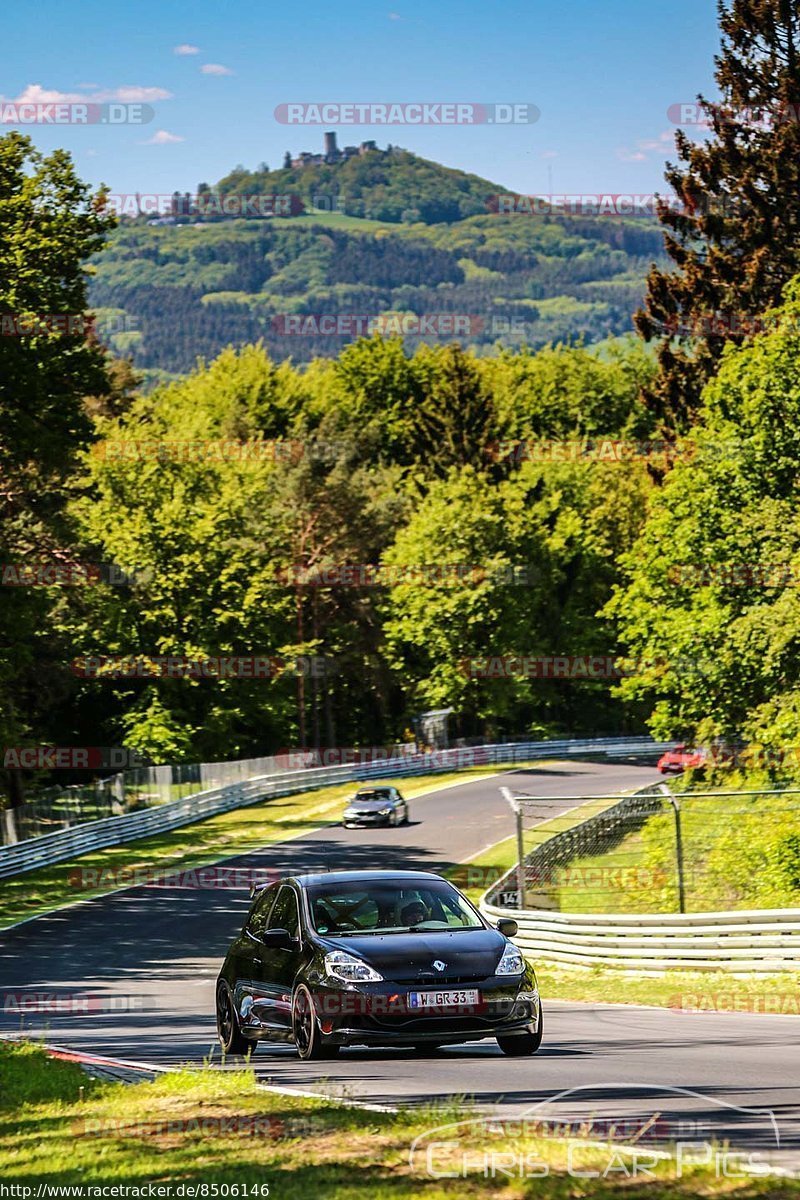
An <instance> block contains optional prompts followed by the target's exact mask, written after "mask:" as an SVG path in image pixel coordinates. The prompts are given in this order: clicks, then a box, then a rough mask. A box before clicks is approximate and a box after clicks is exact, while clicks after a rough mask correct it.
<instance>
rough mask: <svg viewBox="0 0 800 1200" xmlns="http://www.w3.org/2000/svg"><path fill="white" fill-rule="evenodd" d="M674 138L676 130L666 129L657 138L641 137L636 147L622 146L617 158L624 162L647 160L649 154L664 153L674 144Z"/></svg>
mask: <svg viewBox="0 0 800 1200" xmlns="http://www.w3.org/2000/svg"><path fill="white" fill-rule="evenodd" d="M674 140H675V130H674V129H665V130H664V131H663V133H660V134H659V135H658V137H657V138H640V139H639V141H638V142H637V143H636V148H635V149H630V147H628V146H621V147H620V148H619V150H617V158H619V159H621V161H622V162H647V161H648V157H649V155H651V154H663V152H664V150H666V149H667V147H668V146H669V147H671V146H672V144H673V142H674Z"/></svg>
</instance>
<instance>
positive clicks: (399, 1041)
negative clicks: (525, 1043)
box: [312, 979, 541, 1046]
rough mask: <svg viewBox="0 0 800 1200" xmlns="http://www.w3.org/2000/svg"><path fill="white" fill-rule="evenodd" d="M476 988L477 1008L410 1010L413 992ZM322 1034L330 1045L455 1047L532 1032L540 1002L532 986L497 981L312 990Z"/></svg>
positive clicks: (515, 982)
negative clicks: (423, 1044)
mask: <svg viewBox="0 0 800 1200" xmlns="http://www.w3.org/2000/svg"><path fill="white" fill-rule="evenodd" d="M467 986H468V987H470V988H477V990H478V992H479V993H480V1001H479V1003H478V1004H475V1005H452V1006H451V1005H448V1006H441V1007H440V1008H436V1009H417V1008H415V1009H412V1008H410V1007H409V1004H408V995H409V993H410V992H411V991H433V990H442V989H445V990H446V989H452V990H459V989H461V988H462V987H467ZM312 995H313V997H314V1005H315V1008H316V1011H317V1020H318V1023H319V1026H320V1031H321V1033H322V1035H323V1038H324V1040H325V1041H326V1042H329V1043H330V1044H332V1045H368V1046H369V1045H374V1046H381V1045H383V1046H385V1045H401V1046H402V1045H406V1046H407V1045H410V1044H411V1045H413V1044H416V1043H421V1042H432V1043H438V1044H456V1043H459V1042H465V1041H474V1040H477V1039H480V1038H485V1037H496V1036H498V1035H501V1036H503V1035H507V1036H513V1035H515V1034H523V1033H536V1031H537V1030H538V1028H539V1019H540V1012H541V1007H540V1001H539V993H538V990H537V989H536V987H535V985H530V984H527V983H524V984H523V985H520V984H519V981H518V980H514V981H513V982H511V983H510V984H509V983H508V982H506V981H503V982H499V981H498V980H497V979H490V980H483V981H480V980H478V981H475V982H474V983H470V984H468V985H466V984H465V985H461V984H453V983H448V981H447V980H444V981H443V982H442V984H441V989H434V988H432V987H431V986H430V983H429V982H428V981H425V983H415V984H414V985H409V984H408V983H404V984H402V985H400V984H391V983H389V982H388V981H387V982H385V983H383V984H380V985H377V984H375V985H370V987H369V988H368V989H367V988H366V987H365V986H364V985H362V987H361V988H358V989H343V990H339V989H336V988H331V987H315V988H312Z"/></svg>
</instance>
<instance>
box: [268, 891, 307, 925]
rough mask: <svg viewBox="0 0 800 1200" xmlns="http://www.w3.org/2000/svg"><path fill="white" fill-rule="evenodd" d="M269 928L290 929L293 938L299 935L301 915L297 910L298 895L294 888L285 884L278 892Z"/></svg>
mask: <svg viewBox="0 0 800 1200" xmlns="http://www.w3.org/2000/svg"><path fill="white" fill-rule="evenodd" d="M267 928H268V929H288V931H289V933H290V934H291V935H292V937H293V938H296V937H298V936H299V930H300V915H299V913H298V911H297V897H296V896H295V894H294V891H293V889H292V888H290V887H286V886H284V887H282V888H281V890H280V891H279V892H278V899H277V900H276V901H275V907H274V908H273V910H272V912H271V913H270V916H269V923H268V925H267Z"/></svg>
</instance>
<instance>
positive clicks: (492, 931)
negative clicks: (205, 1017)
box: [217, 871, 542, 1059]
mask: <svg viewBox="0 0 800 1200" xmlns="http://www.w3.org/2000/svg"><path fill="white" fill-rule="evenodd" d="M516 931H517V925H516V922H515V921H511V920H501V921H498V924H497V928H495V927H494V926H492V925H490V924H489V923H488V921H486V920H485V919H484V917H483V916H482V915H481V914H480V913H479V912H478V910H477V909H476V908H475V907H474V906H473V905H472V904H471V903H470V902H469V900H467V899H466V897H465V896H462V895H461V893H460V892H459V891H457V889H456V888H454V887H453V886H452V884H450V883H448V882H447V880H445V879H442V878H441V877H440V876H439V875H433V874H428V873H427V872H420V871H397V872H395V871H334V872H330V873H327V874H316V875H298V876H294V877H292V878H287V879H284V880H282V881H280V882H278V883H272V884H270V885H269V886H268V887H265V888H262V889H261V890H259V891H258V892H257V893H256V895H255V898H254V900H253V903H252V904H251V906H250V911H249V912H248V915H247V919H246V921H245V923H244V927H243V929H242V931H241V933H240V934H239V936H238V937H237V938H236V939H235V941H234V942H233V945H232V946H231V948H230V950H229V951H228V954H227V956H226V958H225V962H224V963H223V966H222V970H221V971H220V974H219V978H218V980H217V1030H218V1033H219V1040H220V1044H221V1046H222V1049H223V1051H224V1052H225V1053H228V1054H247V1053H248V1052H249V1051H250V1050H252V1049H253V1048H254V1047H255V1044H256V1042H258V1041H260V1040H269V1041H281V1042H294V1044H295V1045H296V1047H297V1050H298V1053H299V1054H300V1057H301V1058H306V1059H313V1058H331V1057H333V1056H334V1055H336V1054H337V1053H338V1052H339V1050H340V1048H341V1047H342V1046H353V1045H365V1046H405V1047H409V1046H411V1047H416V1048H418V1049H420V1050H423V1049H431V1048H434V1047H437V1046H443V1045H452V1044H455V1043H459V1042H469V1041H475V1040H478V1039H481V1038H485V1037H495V1038H496V1039H497V1043H498V1045H499V1046H500V1049H501V1050H502V1051H503V1052H504V1053H505V1054H511V1055H527V1054H535V1053H536V1051H537V1050H538V1049H539V1046H540V1045H541V1041H542V1013H541V1006H540V1003H539V991H538V987H537V983H536V975H535V973H534V970H533V967H531V966H530V964H528V963H527V962H526V961H525V959H524V958H523V957H522V955H521V954H520V952H519V950H518V949H517V948H516V946H514V944H513V943H512V942H510V941H509V940H508V939H509V937H511V936H513V935H514V934H515V933H516Z"/></svg>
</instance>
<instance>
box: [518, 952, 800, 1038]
mask: <svg viewBox="0 0 800 1200" xmlns="http://www.w3.org/2000/svg"><path fill="white" fill-rule="evenodd" d="M536 976H537V978H538V980H539V988H540V990H541V993H542V996H543V997H544V999H545V1004H546V1003H547V1000H585V1001H587V1002H592V1003H597V1004H602V1003H606V1004H651V1005H655V1006H656V1007H659V1008H670V1009H673V1011H674V1012H676V1013H684V1012H704V1013H780V1014H783V1015H784V1016H794V1017H798V1016H800V971H781V972H777V973H775V974H770V975H766V976H759V975H737V976H732V974H731V973H730V972H728V971H665V972H664V973H663V974H661V975H647V974H644V973H639V972H635V971H624V970H621V969H614V968H610V967H609V968H605V967H591V968H588V969H587V968H571V967H561V966H556V965H555V964H550V963H542V964H541V965H540V964H539V963H537V964H536ZM676 1032H678V1027H677V1026H676Z"/></svg>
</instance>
